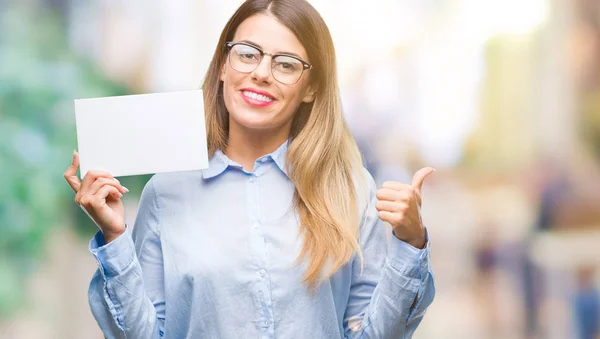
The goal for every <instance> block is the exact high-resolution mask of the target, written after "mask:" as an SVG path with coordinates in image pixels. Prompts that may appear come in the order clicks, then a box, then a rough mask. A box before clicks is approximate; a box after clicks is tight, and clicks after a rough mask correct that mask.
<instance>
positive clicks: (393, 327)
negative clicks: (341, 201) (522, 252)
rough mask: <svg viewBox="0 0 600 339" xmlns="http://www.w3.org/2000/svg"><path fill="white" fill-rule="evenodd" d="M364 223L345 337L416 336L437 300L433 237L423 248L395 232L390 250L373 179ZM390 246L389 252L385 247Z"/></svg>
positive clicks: (385, 338) (351, 289) (346, 319)
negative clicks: (362, 263)
mask: <svg viewBox="0 0 600 339" xmlns="http://www.w3.org/2000/svg"><path fill="white" fill-rule="evenodd" d="M369 186H370V187H369V191H370V202H369V204H368V206H367V208H366V210H365V212H364V216H363V219H362V223H361V226H360V227H361V233H360V239H359V240H360V245H361V249H362V252H363V257H364V268H363V270H362V273H361V267H360V266H361V265H360V259H359V258H358V257H356V258H355V259H354V261H353V266H352V270H353V274H352V283H351V287H350V297H349V301H348V306H347V308H346V314H345V316H344V332H345V336H346V338H353V339H354V338H356V339H358V338H361V339H363V338H378V339H387V338H390V339H392V338H393V339H398V338H411V337H412V335H413V333H414V331H415V330H416V328H417V326H418V325H419V323H420V322H421V320H422V319H423V316H424V314H425V310H426V309H427V307H428V306H429V305H430V304H431V302H432V301H433V297H434V295H435V286H434V280H433V272H432V269H431V266H430V262H429V243H428V242H429V241H428V240H429V239H427V244H426V246H425V248H424V249H422V250H419V249H417V248H415V247H413V246H411V245H409V244H407V243H406V242H404V241H401V240H399V239H398V238H396V237H395V236H394V235H392V236H391V239H390V240H389V245H388V246H387V250H386V234H385V228H386V227H385V225H384V224H383V222H382V221H381V220H380V219H379V217H378V214H377V210H376V209H375V204H376V203H377V199H376V197H375V194H374V191H375V189H374V183H373V182H372V179H370V182H369ZM386 252H387V253H386Z"/></svg>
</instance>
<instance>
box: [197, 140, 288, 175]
mask: <svg viewBox="0 0 600 339" xmlns="http://www.w3.org/2000/svg"><path fill="white" fill-rule="evenodd" d="M289 143H290V141H289V140H286V141H285V142H284V143H283V144H282V145H281V146H279V147H278V148H277V149H276V150H275V151H274V152H273V153H270V154H267V155H265V156H263V157H261V158H265V159H268V158H270V159H271V160H272V161H274V162H275V164H277V167H279V169H280V170H281V171H282V172H283V173H285V175H288V172H287V168H286V156H287V149H288V145H289ZM229 166H235V167H240V165H239V164H237V163H235V162H234V161H232V160H231V159H229V158H228V157H227V156H226V155H225V154H224V153H223V152H222V151H221V150H217V151H216V152H215V154H214V155H213V156H212V157H211V158H210V159H209V161H208V168H207V169H204V170H202V177H203V178H204V179H210V178H214V177H216V176H218V175H219V174H221V173H223V172H225V170H226V169H227V168H228V167H229Z"/></svg>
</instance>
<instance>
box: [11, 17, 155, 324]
mask: <svg viewBox="0 0 600 339" xmlns="http://www.w3.org/2000/svg"><path fill="white" fill-rule="evenodd" d="M67 36H68V34H67V32H66V28H65V25H64V22H63V19H62V17H61V15H60V13H53V12H51V11H49V10H48V9H42V8H37V9H32V8H28V7H25V5H17V6H16V7H13V8H0V318H3V317H7V316H9V315H11V314H12V313H14V312H15V311H16V310H17V306H18V305H20V304H22V301H24V300H23V298H24V290H23V286H24V284H23V282H24V281H25V278H26V277H27V275H28V274H30V273H31V272H32V271H33V269H35V267H36V265H37V264H38V263H39V261H40V258H41V255H42V254H43V253H44V251H45V250H46V249H47V248H48V245H50V246H60V244H47V243H46V241H45V240H46V239H47V238H48V235H49V233H50V232H52V230H53V229H56V227H61V226H66V225H65V224H67V225H68V224H70V223H72V222H73V220H75V224H76V225H77V227H78V229H80V230H82V231H81V233H83V234H85V236H86V237H88V236H89V235H91V233H93V232H95V231H96V230H97V229H96V226H95V225H94V224H93V223H92V222H91V221H90V220H88V218H87V216H86V215H85V214H84V213H83V212H82V211H80V210H79V209H78V208H77V206H76V205H75V204H74V203H73V196H74V195H73V192H72V191H71V190H70V188H69V187H68V185H67V184H66V182H65V181H64V179H63V176H62V173H63V172H64V171H65V169H66V168H67V166H68V165H69V163H70V161H71V153H72V151H73V149H74V148H75V147H76V145H77V142H76V133H75V119H74V107H73V100H74V99H77V98H85V97H99V96H112V95H124V94H128V90H127V88H126V87H125V86H124V85H122V84H118V83H115V82H113V81H111V80H110V79H107V78H106V77H105V76H103V74H102V73H101V72H100V70H98V69H96V68H95V67H94V66H93V64H91V63H90V62H87V61H86V60H83V59H82V58H80V57H78V56H77V55H75V53H73V52H72V51H70V50H69V48H68V43H67V39H66V37H67ZM146 180H147V178H146V177H139V178H128V180H126V183H127V184H129V185H131V186H132V187H133V188H136V187H140V186H141V185H143V182H145V181H146ZM73 216H75V219H73Z"/></svg>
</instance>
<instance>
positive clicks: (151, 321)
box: [88, 179, 165, 339]
mask: <svg viewBox="0 0 600 339" xmlns="http://www.w3.org/2000/svg"><path fill="white" fill-rule="evenodd" d="M159 223H160V213H159V209H158V201H157V195H156V191H155V190H154V185H153V180H152V179H151V180H150V181H149V182H148V184H146V187H145V188H144V190H143V192H142V197H141V200H140V205H139V211H138V215H137V218H136V222H135V227H134V230H133V232H130V230H129V229H127V230H126V232H125V233H123V234H122V235H121V236H119V237H118V238H117V239H115V240H113V241H112V242H110V243H108V244H104V238H103V236H102V233H100V232H99V233H98V234H96V236H95V237H94V238H93V239H92V240H91V242H90V250H91V252H92V254H93V255H94V257H95V258H96V260H97V261H98V264H99V268H98V270H97V271H96V273H95V274H94V277H93V278H92V281H91V284H90V287H89V292H88V299H89V303H90V308H91V310H92V313H93V315H94V317H95V318H96V321H97V322H98V325H99V326H100V328H101V329H102V332H103V333H104V335H105V336H106V338H109V339H113V338H114V339H117V338H123V339H124V338H128V339H133V338H143V339H148V338H162V337H163V333H164V321H165V296H164V270H163V259H162V249H161V243H160V231H159ZM132 233H133V234H132Z"/></svg>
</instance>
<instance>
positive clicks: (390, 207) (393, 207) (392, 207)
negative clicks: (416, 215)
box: [375, 200, 408, 212]
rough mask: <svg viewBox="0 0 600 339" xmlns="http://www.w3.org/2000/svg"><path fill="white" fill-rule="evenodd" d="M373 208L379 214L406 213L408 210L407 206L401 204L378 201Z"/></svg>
mask: <svg viewBox="0 0 600 339" xmlns="http://www.w3.org/2000/svg"><path fill="white" fill-rule="evenodd" d="M375 208H376V209H377V210H378V211H380V212H381V211H387V212H406V211H407V210H408V204H406V203H403V202H394V201H387V200H380V201H378V202H377V204H376V205H375Z"/></svg>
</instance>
